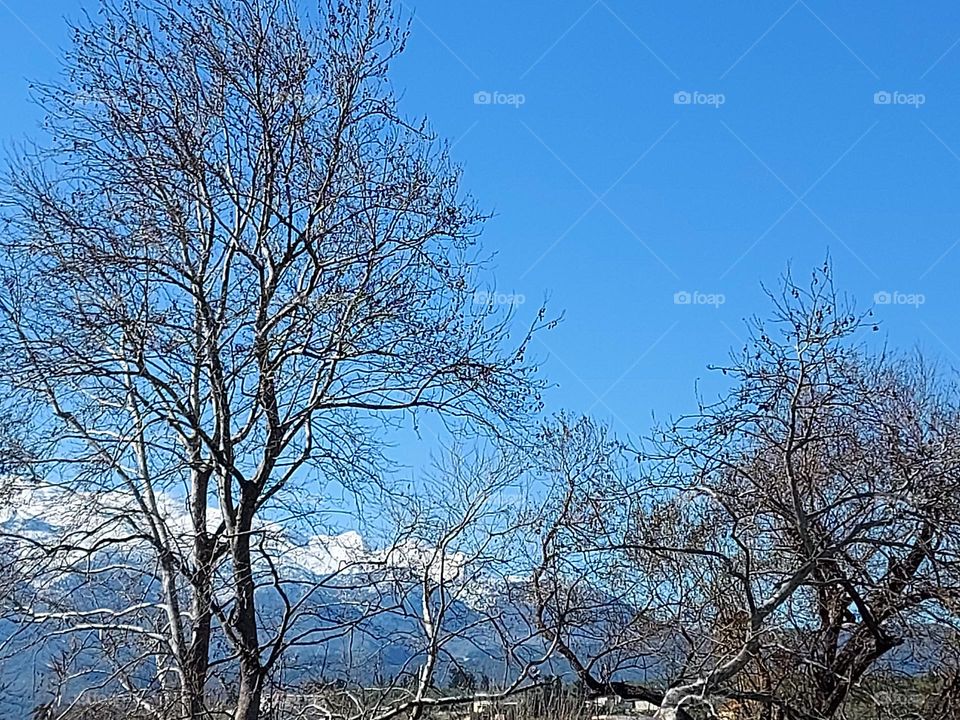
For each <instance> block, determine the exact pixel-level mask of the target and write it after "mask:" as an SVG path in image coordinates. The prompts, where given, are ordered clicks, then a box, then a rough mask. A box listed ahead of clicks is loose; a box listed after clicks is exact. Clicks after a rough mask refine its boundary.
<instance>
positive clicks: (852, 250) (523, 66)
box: [0, 0, 960, 433]
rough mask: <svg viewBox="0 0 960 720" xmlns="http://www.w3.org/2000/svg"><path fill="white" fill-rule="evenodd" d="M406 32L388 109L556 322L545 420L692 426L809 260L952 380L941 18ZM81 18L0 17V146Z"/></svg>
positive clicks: (956, 50)
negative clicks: (403, 115) (471, 201)
mask: <svg viewBox="0 0 960 720" xmlns="http://www.w3.org/2000/svg"><path fill="white" fill-rule="evenodd" d="M403 7H404V8H405V10H406V12H407V13H408V14H410V13H412V14H413V18H414V20H413V27H412V30H413V33H412V38H411V41H410V44H409V50H408V52H407V53H406V54H405V56H404V57H403V58H402V60H401V61H400V62H399V63H398V65H397V67H396V72H395V74H394V78H395V84H396V86H397V87H398V88H399V89H400V90H402V91H403V92H404V99H403V103H404V107H405V109H406V110H407V111H408V112H410V113H412V114H421V113H423V114H426V115H428V116H429V117H430V119H431V120H432V123H433V125H434V127H435V129H436V130H437V131H438V132H439V133H440V134H442V135H445V136H447V137H449V138H450V139H451V141H452V142H453V143H455V144H454V148H453V154H454V156H455V157H456V158H457V159H458V160H459V161H461V162H462V163H463V164H464V166H465V177H466V185H467V187H468V188H469V189H471V190H472V191H473V193H474V194H475V195H476V196H477V197H478V199H479V200H480V202H481V204H482V205H483V206H484V207H486V208H489V209H490V210H492V211H494V212H495V213H496V217H495V219H494V220H493V221H491V222H490V223H489V225H488V227H487V229H486V232H485V239H484V242H485V245H486V247H487V248H489V249H490V250H492V251H495V252H496V253H497V260H496V269H495V276H494V279H493V280H491V282H495V284H496V288H497V291H498V292H499V293H502V294H503V295H504V296H506V295H514V296H523V297H524V298H525V299H526V303H525V304H523V305H521V306H519V308H518V311H519V316H520V317H521V318H528V317H529V316H531V315H532V314H533V313H534V312H535V310H536V306H537V304H538V302H539V301H540V300H541V299H542V298H543V297H544V296H545V295H547V296H549V298H550V307H551V309H552V310H553V311H555V312H560V311H563V312H564V313H565V316H566V319H565V321H564V322H563V323H562V324H561V325H560V327H559V328H557V329H556V330H554V331H552V332H550V333H549V334H546V335H544V336H543V337H542V339H541V341H539V342H538V343H537V347H536V349H537V353H538V354H539V355H540V357H542V358H544V359H545V366H544V369H545V372H546V373H547V375H548V376H549V378H550V379H551V380H552V381H553V382H554V383H556V385H557V387H555V388H554V389H553V390H551V392H550V394H549V396H548V401H549V409H551V410H555V409H560V408H569V409H572V410H576V411H581V412H586V411H590V412H592V413H594V414H596V415H598V416H600V417H604V418H608V419H611V420H613V422H614V424H615V425H616V426H617V427H618V428H619V430H620V431H621V432H628V431H632V432H634V433H639V432H642V431H643V430H644V429H645V428H647V427H648V426H649V421H650V415H651V413H653V412H655V413H656V414H657V415H658V416H665V415H670V414H671V413H678V412H682V411H684V410H687V409H690V407H691V406H692V402H693V390H694V382H695V381H696V380H697V379H702V380H705V381H706V385H705V387H707V388H709V387H710V386H711V385H710V381H709V379H708V378H709V372H708V371H707V370H706V365H707V364H708V363H711V362H719V361H723V360H724V359H725V358H726V356H727V353H728V351H729V349H730V348H731V347H735V346H739V345H740V344H741V343H742V338H743V337H744V326H743V318H744V317H745V316H749V315H751V314H753V313H757V312H760V313H763V312H765V311H766V304H765V299H764V297H763V294H762V291H761V289H760V285H759V284H760V282H761V281H765V282H769V283H774V282H775V281H776V278H777V276H778V275H779V274H780V273H781V272H782V271H783V270H784V268H785V267H786V265H787V263H788V262H792V264H793V266H794V268H795V272H796V274H797V275H798V276H801V277H802V276H805V275H806V273H807V271H808V270H809V269H810V268H811V267H813V266H815V265H818V264H819V263H821V262H822V261H823V259H824V257H825V256H826V253H827V252H828V251H829V252H830V254H831V255H832V258H833V260H834V265H835V269H836V274H837V279H838V281H839V283H840V284H841V286H842V287H844V288H846V289H847V290H849V291H850V292H851V293H853V294H854V295H855V296H856V298H857V300H858V304H859V306H860V307H863V308H866V307H868V306H870V305H871V303H872V302H873V300H874V295H875V293H878V292H888V293H894V292H899V293H901V295H899V296H896V299H898V300H901V301H909V300H911V297H909V296H918V295H919V296H922V297H921V298H920V299H922V300H923V302H922V304H917V303H914V304H898V303H896V302H894V303H891V304H887V305H883V306H881V307H878V309H877V316H878V318H879V320H880V321H881V326H882V335H883V337H884V338H885V339H888V340H889V342H890V343H891V344H893V345H895V346H898V347H903V348H906V349H910V348H913V347H915V346H917V347H920V348H922V349H924V350H925V351H926V352H928V353H929V354H931V355H933V356H935V357H938V358H940V359H941V360H942V361H943V362H944V364H945V365H947V366H951V367H952V366H958V365H960V326H958V323H957V322H956V310H957V308H958V306H960V303H958V297H957V287H958V284H957V271H958V268H960V123H958V122H957V120H958V118H960V83H958V78H960V5H958V4H956V3H953V2H946V1H945V0H937V1H933V2H924V3H906V2H899V3H873V2H865V1H863V2H847V3H843V4H842V6H841V4H838V3H833V2H826V1H825V0H806V1H805V2H804V1H802V0H799V1H798V2H793V3H791V1H790V0H782V1H781V0H765V1H763V2H759V1H757V2H725V3H717V2H708V1H707V0H703V1H701V2H687V1H682V0H681V1H671V2H663V1H660V2H636V1H635V0H599V1H597V2H593V1H592V0H563V1H562V2H556V1H550V2H548V1H547V0H524V1H521V2H518V1H516V0H513V1H510V2H507V1H502V0H487V1H485V2H465V1H463V0H421V1H420V2H416V3H412V2H411V3H408V4H405V5H403ZM78 8H79V5H77V4H75V3H69V2H58V1H55V0H51V1H50V2H46V3H37V2H35V1H31V2H26V1H24V0H0V16H2V22H0V43H2V47H3V48H4V50H3V60H2V69H3V74H2V79H0V100H2V103H3V107H4V112H3V114H2V116H0V136H2V137H4V138H6V139H13V138H18V137H22V136H23V135H25V134H31V133H33V134H35V133H36V123H37V120H38V117H37V114H36V111H35V110H34V109H33V108H32V107H31V106H29V105H28V104H27V102H26V78H31V77H32V78H39V79H44V78H49V77H51V75H52V73H53V72H54V70H55V68H56V63H57V54H58V52H59V50H58V49H59V48H61V47H63V46H64V45H65V43H66V42H67V32H66V28H65V25H64V23H63V21H62V18H63V17H64V16H71V15H73V16H75V15H76V14H77V12H78ZM484 92H485V93H491V94H492V93H499V95H487V96H480V97H479V98H477V96H476V94H477V93H484ZM678 92H687V93H690V94H691V95H689V96H681V97H680V100H681V101H682V100H683V99H685V97H686V98H692V102H691V103H688V104H683V103H682V102H681V103H680V104H678V103H677V102H675V94H676V93H678ZM694 93H699V94H696V95H693V94H694ZM877 93H887V94H886V95H880V96H879V97H877V96H876V94H877ZM519 96H522V97H519ZM478 99H479V100H481V102H480V103H478V102H477V100H478ZM485 99H486V100H490V102H489V103H483V102H482V101H483V100H485ZM521 100H522V104H521V102H520V101H521ZM683 291H686V292H689V293H694V292H698V293H701V295H699V296H695V297H694V299H695V300H701V301H710V300H716V299H718V298H716V297H715V296H723V300H724V302H723V303H722V304H719V305H710V304H697V302H692V303H690V304H677V303H676V302H675V294H676V293H678V292H683ZM708 296H714V297H713V298H711V297H708ZM505 299H506V298H505ZM912 299H916V298H912Z"/></svg>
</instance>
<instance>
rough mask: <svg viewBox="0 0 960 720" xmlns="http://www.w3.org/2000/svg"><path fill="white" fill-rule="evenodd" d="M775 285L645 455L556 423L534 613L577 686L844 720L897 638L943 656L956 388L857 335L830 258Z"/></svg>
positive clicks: (952, 579) (952, 553) (958, 523)
mask: <svg viewBox="0 0 960 720" xmlns="http://www.w3.org/2000/svg"><path fill="white" fill-rule="evenodd" d="M771 297H772V299H773V302H774V307H775V312H774V315H773V318H772V321H770V322H768V323H757V324H756V330H755V333H754V335H753V338H752V342H751V344H750V345H749V346H748V347H747V348H745V349H744V351H743V353H742V354H739V355H736V356H734V358H733V360H732V362H731V363H730V364H728V365H726V366H724V367H722V368H719V369H720V370H721V371H722V372H723V374H724V375H726V376H727V378H728V379H729V380H730V390H729V392H728V393H727V394H726V395H725V397H723V398H722V399H720V400H719V401H717V402H714V403H703V404H701V406H700V408H699V410H698V412H696V413H695V414H693V415H691V416H689V417H683V418H680V419H679V420H678V421H676V422H674V423H671V424H670V425H669V426H667V427H665V428H663V429H662V430H661V431H659V432H658V433H657V434H656V435H655V436H654V437H653V438H652V440H651V441H649V442H647V443H646V444H645V448H644V450H642V451H641V452H640V453H638V455H639V457H638V460H639V464H638V465H636V467H637V468H639V470H636V469H634V468H631V467H630V466H629V465H628V464H627V462H626V461H625V460H624V455H625V453H623V452H622V450H621V449H619V448H617V447H616V446H609V445H607V446H605V445H604V442H605V441H604V439H603V436H602V435H601V434H600V433H601V432H602V430H599V429H597V428H596V427H595V426H594V425H593V424H592V423H590V422H589V421H581V422H579V423H571V422H569V421H567V422H564V423H561V424H560V426H559V428H556V429H553V430H551V431H550V434H549V437H551V438H553V442H552V443H550V444H549V447H551V448H552V451H551V452H552V457H553V461H552V462H551V463H548V464H547V465H546V468H547V470H548V471H549V475H551V476H552V477H553V478H554V481H555V485H554V488H555V490H554V494H553V498H554V501H553V503H552V504H551V514H550V518H551V519H550V521H549V522H548V523H547V524H546V528H547V530H546V532H545V533H544V535H543V539H542V544H541V550H542V551H541V553H540V556H539V557H540V562H539V568H540V569H539V571H538V572H539V575H538V577H537V582H536V583H535V591H536V593H537V594H538V607H539V609H540V614H541V625H542V627H543V629H544V631H545V632H546V633H547V634H548V635H550V636H551V637H554V638H556V640H557V642H558V644H559V646H560V649H561V652H562V653H563V654H564V655H565V656H567V657H568V658H569V660H570V663H571V665H572V666H573V668H574V669H575V670H576V671H577V673H578V674H579V675H580V676H581V677H582V678H583V680H584V681H585V682H586V684H587V685H588V686H589V687H590V688H592V689H594V690H595V691H597V692H602V691H615V692H617V693H619V694H621V695H625V696H628V697H630V696H632V697H639V698H644V699H653V701H655V702H656V703H657V704H658V705H659V706H660V711H659V713H658V717H659V718H675V717H678V716H679V715H681V714H682V713H684V712H685V709H691V708H694V707H697V706H701V707H703V706H708V707H709V706H711V705H712V706H714V707H715V708H716V707H718V706H722V705H729V706H730V707H728V709H732V707H733V705H734V704H736V705H737V706H738V707H739V712H740V713H741V714H742V715H744V716H755V717H760V718H780V717H791V718H833V717H838V716H841V715H842V714H843V713H844V712H845V710H846V708H848V707H849V703H851V702H853V701H855V700H857V698H858V697H861V696H863V695H864V693H865V692H866V686H865V681H866V679H867V678H868V676H869V672H870V671H871V670H872V669H878V668H880V667H882V665H883V663H884V662H885V661H889V662H896V659H895V658H896V653H897V652H901V653H903V652H911V653H914V654H919V655H922V660H923V662H924V663H925V664H926V667H928V668H929V667H931V666H935V665H936V663H938V662H939V659H938V658H939V656H938V651H937V645H938V639H939V641H941V642H942V638H943V637H944V636H943V634H942V629H943V628H945V627H947V624H946V623H948V622H950V621H951V619H952V618H955V612H956V607H957V606H956V599H957V596H958V593H960V577H958V575H957V569H958V565H957V560H958V559H960V558H958V549H960V506H958V498H960V444H958V442H957V438H958V437H960V435H958V429H960V428H958V423H960V402H958V400H960V398H958V395H957V389H956V387H955V386H953V385H952V384H950V383H947V382H945V381H943V380H942V379H941V374H940V373H938V372H937V371H936V369H935V368H932V367H930V366H929V365H927V364H925V363H924V362H923V361H922V359H918V358H907V359H897V358H893V357H890V356H889V355H888V354H887V353H886V352H879V353H870V352H867V351H866V350H865V349H864V347H863V346H862V345H859V344H858V340H860V339H861V338H862V337H863V333H867V332H869V331H870V330H871V329H874V328H875V326H873V324H872V323H871V322H869V318H868V317H867V316H860V315H857V314H855V313H854V312H852V311H851V310H850V308H849V307H845V303H844V301H843V299H842V298H840V297H838V296H837V294H836V293H835V292H834V290H833V287H832V283H831V279H830V274H829V268H826V267H825V268H823V269H822V270H820V271H818V272H816V273H814V275H813V278H812V280H811V282H810V284H809V285H807V286H800V285H798V284H796V283H794V282H793V281H792V280H790V279H789V278H787V280H786V281H785V282H784V285H783V289H782V293H780V294H777V295H772V296H771ZM574 589H579V590H578V592H576V593H575V592H574ZM571 598H572V599H573V602H572V601H571ZM618 622H619V623H620V624H621V625H622V627H623V628H624V630H625V632H624V634H620V635H616V634H612V633H611V634H609V635H601V636H598V635H597V632H598V631H597V628H601V627H604V626H606V625H613V626H616V624H617V623H618ZM938 628H939V629H940V631H938ZM591 633H592V635H591ZM650 655H655V656H656V657H658V658H659V659H660V666H659V667H658V668H657V672H656V673H655V674H654V677H653V678H652V680H653V682H647V683H643V682H636V680H637V678H638V674H637V672H636V671H635V669H636V666H637V665H638V664H639V663H641V662H642V661H644V659H645V658H647V657H649V656H650ZM631 680H632V682H631Z"/></svg>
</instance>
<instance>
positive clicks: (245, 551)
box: [233, 488, 263, 720]
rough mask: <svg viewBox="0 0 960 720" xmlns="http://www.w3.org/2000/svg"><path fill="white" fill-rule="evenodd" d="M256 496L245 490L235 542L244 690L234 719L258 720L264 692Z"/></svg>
mask: <svg viewBox="0 0 960 720" xmlns="http://www.w3.org/2000/svg"><path fill="white" fill-rule="evenodd" d="M254 507H255V495H254V493H253V492H249V494H248V490H247V488H244V489H243V490H241V496H240V512H239V513H238V518H237V528H236V537H235V538H234V541H233V576H234V583H235V597H236V606H235V608H234V629H235V631H236V635H237V638H238V641H239V643H238V644H239V651H240V687H239V690H238V692H237V709H236V712H235V713H234V715H233V717H234V720H258V718H259V717H260V699H261V695H262V692H263V667H262V665H261V663H260V639H259V634H258V631H257V606H256V597H255V590H256V585H255V583H254V578H253V562H252V558H251V553H250V535H251V528H252V526H253V508H254Z"/></svg>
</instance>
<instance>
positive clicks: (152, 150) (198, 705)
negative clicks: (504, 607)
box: [0, 0, 538, 720]
mask: <svg viewBox="0 0 960 720" xmlns="http://www.w3.org/2000/svg"><path fill="white" fill-rule="evenodd" d="M404 40H405V34H404V32H403V29H402V27H400V26H399V25H398V24H397V22H396V20H395V19H394V17H393V15H392V14H391V10H390V7H389V5H388V3H385V2H380V1H379V0H350V1H349V2H340V3H330V4H329V6H328V8H327V10H326V11H322V12H321V13H320V16H319V17H318V18H316V19H314V20H311V19H305V18H304V17H302V15H301V12H300V10H299V9H298V8H297V7H296V6H295V5H294V4H293V3H291V2H287V0H196V1H191V0H130V1H129V2H123V3H120V4H118V5H113V4H106V5H104V6H103V7H102V8H101V10H100V12H99V14H98V16H97V18H96V20H95V21H87V22H84V23H82V24H81V25H79V26H77V27H76V28H75V31H74V46H73V50H72V51H71V52H70V54H69V55H68V58H67V64H66V69H65V76H64V80H63V82H61V83H59V84H56V85H52V86H38V87H37V88H36V92H37V96H38V98H39V102H40V103H41V105H42V106H43V108H44V109H45V110H46V112H47V123H46V128H47V130H48V131H49V135H50V142H49V143H48V144H46V145H45V146H44V147H42V148H40V149H33V150H29V151H26V152H24V153H22V154H21V155H20V157H19V159H18V160H17V161H16V162H15V163H14V164H13V166H12V167H11V169H10V171H9V173H8V176H7V180H6V184H5V190H4V193H3V196H4V203H5V206H6V210H5V213H4V217H5V222H6V226H5V232H4V237H3V241H2V252H3V268H4V270H3V272H4V283H3V291H2V302H0V308H2V313H3V325H2V327H3V337H2V345H3V350H2V352H3V358H2V360H3V362H2V366H3V367H2V372H3V378H4V380H5V382H7V383H9V384H10V385H11V386H12V387H14V388H15V389H16V391H17V392H18V393H19V394H20V396H21V397H23V398H24V399H25V400H29V401H31V402H37V403H39V404H40V405H41V406H42V409H41V410H38V411H37V412H36V413H35V415H34V417H33V425H32V429H33V430H34V432H35V433H36V436H37V437H38V438H42V439H43V441H44V443H43V447H42V448H40V449H39V450H38V451H37V452H35V453H34V454H33V455H32V457H30V458H29V466H30V468H31V471H32V472H34V473H36V474H37V475H40V476H42V477H44V478H45V479H46V481H47V482H49V483H54V484H58V485H61V486H63V487H64V488H67V489H69V491H70V492H71V493H73V494H74V496H75V497H82V498H83V499H84V502H85V503H86V504H87V507H88V508H89V510H90V512H91V513H96V514H97V515H98V520H97V522H95V523H93V524H92V526H91V525H90V524H89V523H87V524H80V525H78V529H77V531H76V533H75V534H74V535H73V536H72V537H70V538H68V539H65V540H64V541H63V542H62V543H60V544H59V545H58V546H57V547H56V548H47V549H46V550H47V551H48V552H47V555H49V554H50V553H49V551H51V550H59V551H62V552H63V553H67V554H68V555H69V557H70V558H71V561H70V563H68V564H69V565H70V566H71V567H74V568H76V567H77V564H78V563H83V564H85V566H86V567H88V568H92V570H91V572H96V571H97V567H98V563H100V564H102V565H103V566H106V565H108V564H109V560H108V559H104V558H109V556H111V555H112V554H118V556H120V557H126V558H127V562H125V563H124V567H125V569H126V571H129V572H131V573H132V574H135V575H137V576H139V577H141V579H142V590H143V592H144V593H145V595H144V599H143V601H142V603H140V604H138V603H134V602H132V601H131V604H130V606H129V607H127V608H122V609H120V614H119V615H118V614H115V613H112V612H111V613H100V614H98V615H97V616H96V617H90V616H87V615H81V616H78V615H76V614H75V613H74V614H72V615H68V614H66V613H67V610H66V609H65V610H63V611H62V612H61V616H60V619H61V620H62V621H63V622H64V623H65V624H66V625H65V628H64V630H67V629H69V627H78V626H89V625H91V624H92V625H93V626H95V627H96V628H97V629H98V632H101V633H106V634H108V635H109V634H111V633H121V634H129V633H135V634H137V635H138V636H141V637H144V638H147V639H148V640H150V641H151V642H152V647H151V648H150V650H149V652H148V651H147V650H146V649H145V650H144V654H143V655H142V656H138V658H139V660H141V661H146V660H147V657H148V655H149V657H150V658H153V659H152V660H151V661H152V662H154V664H155V665H156V664H158V663H159V666H160V667H155V670H156V673H155V675H154V677H155V678H159V679H158V680H157V682H160V684H161V686H162V687H163V689H165V690H169V691H170V692H172V693H174V694H176V695H177V696H178V697H179V701H178V703H179V710H178V713H179V716H181V717H188V718H197V717H201V716H204V715H203V713H204V698H205V693H206V689H207V683H208V680H209V678H210V673H211V662H212V658H213V654H212V650H211V645H212V643H214V642H216V641H217V638H218V637H219V638H221V639H222V641H223V642H225V643H226V645H225V647H226V650H225V652H226V654H227V655H226V656H227V658H229V659H230V661H231V662H233V661H234V660H235V661H236V665H237V668H238V674H239V686H238V689H237V691H236V703H235V704H236V709H235V713H234V717H235V718H237V720H248V719H252V718H256V717H257V716H258V712H259V706H260V703H261V696H262V691H263V688H264V683H265V682H266V679H267V678H268V676H269V675H270V672H271V671H272V669H273V668H274V667H275V666H276V665H277V663H278V662H279V660H280V658H281V656H282V655H283V649H284V648H285V647H286V646H287V645H288V644H289V643H288V637H287V633H288V632H289V630H290V628H291V627H293V625H294V623H292V622H291V621H290V619H289V618H287V619H286V620H283V619H281V621H280V622H279V624H277V625H274V626H272V628H271V632H270V633H266V632H265V631H264V626H263V624H262V622H261V619H262V618H261V616H260V613H259V610H258V606H259V605H260V604H261V603H262V600H261V597H262V596H261V593H260V592H258V579H257V578H258V576H259V573H260V572H261V570H260V566H258V563H261V562H262V563H266V565H267V566H269V562H267V559H268V558H269V554H270V553H269V546H270V543H269V541H268V538H267V531H266V530H265V528H267V527H270V526H271V525H270V523H271V522H273V521H274V519H277V520H276V521H277V522H281V523H282V522H283V518H284V517H297V518H304V517H311V522H314V523H318V524H319V523H320V520H319V519H318V518H316V517H313V516H310V512H309V510H310V509H309V508H308V510H307V512H303V507H302V506H299V507H297V510H296V511H295V512H291V511H290V508H291V507H294V506H295V505H296V498H297V497H298V494H299V493H301V492H302V491H303V489H304V488H305V487H306V486H307V485H308V484H309V483H308V480H309V481H322V482H328V483H334V484H338V485H340V486H341V487H343V488H345V490H346V491H349V492H360V491H361V490H362V489H363V488H364V487H365V486H367V485H369V484H375V483H376V482H377V480H378V479H379V478H380V477H382V473H381V470H382V469H383V467H384V464H383V459H382V454H381V452H380V445H379V444H378V442H377V440H376V431H377V428H378V427H379V425H380V424H381V423H383V422H386V420H383V419H381V420H378V419H377V418H385V417H394V416H396V415H397V414H400V413H405V412H406V413H411V414H413V413H418V412H422V411H429V412H433V413H436V414H438V415H440V416H442V417H443V418H445V419H446V421H447V422H448V423H452V424H459V426H463V425H464V424H469V425H471V426H473V427H474V429H487V430H489V431H492V432H502V431H505V429H507V428H510V427H520V426H521V425H522V423H521V422H520V421H521V420H522V419H523V418H524V417H525V416H526V415H527V413H528V412H529V411H530V410H531V409H534V408H535V407H536V405H537V403H538V400H537V395H536V385H535V383H534V382H533V380H532V377H531V368H530V367H529V366H528V365H526V364H525V360H524V347H525V345H526V341H525V340H523V339H521V341H520V342H519V344H515V345H514V346H513V347H512V349H506V345H505V343H506V340H507V333H508V328H509V318H507V317H504V316H502V315H498V314H496V313H494V311H493V308H492V307H490V306H478V305H476V304H475V303H473V289H474V287H475V285H476V270H477V267H478V261H477V255H476V250H475V249H474V244H473V242H474V239H475V237H476V234H477V232H478V227H479V223H480V221H482V219H483V218H482V216H481V215H480V214H479V213H478V212H477V211H476V210H475V209H474V207H473V204H472V203H471V201H470V200H469V199H467V198H465V197H464V196H463V194H462V192H461V191H460V188H459V173H458V171H457V169H456V168H455V167H454V166H452V165H451V164H450V163H449V161H448V160H447V157H446V154H445V152H444V148H443V146H442V144H439V143H437V142H436V141H435V140H433V139H432V137H431V136H430V135H429V133H428V132H427V131H426V129H425V127H424V126H423V125H422V124H410V123H409V122H407V121H405V120H404V119H403V118H402V117H401V116H400V115H399V114H398V113H397V110H396V107H395V103H394V100H393V98H392V95H391V93H390V89H389V86H388V84H387V79H386V71H387V68H388V66H389V63H390V61H391V60H392V59H393V58H394V57H395V56H396V55H397V54H398V53H399V52H400V51H401V49H402V47H403V43H404ZM171 502H172V503H182V504H183V505H184V506H185V507H186V509H187V517H188V522H187V523H186V525H185V526H179V525H177V526H175V525H174V524H172V520H171V518H172V517H174V515H173V514H172V513H171V512H170V510H169V507H168V506H167V504H168V503H171ZM314 509H316V508H314ZM97 557H99V558H100V560H97V559H96V558H97ZM258 558H259V559H258ZM268 572H269V571H268ZM225 573H226V574H225ZM272 588H273V591H274V592H275V594H277V595H279V596H280V597H281V602H283V603H287V602H290V603H292V604H293V605H296V603H294V602H293V601H292V600H291V599H290V598H289V597H286V596H285V594H284V590H283V584H282V583H281V582H279V581H278V582H274V583H272ZM141 605H142V607H141ZM49 612H55V611H54V610H52V609H50V610H49ZM85 612H87V611H85V610H84V611H81V613H85ZM130 614H132V615H135V616H136V617H135V618H134V617H131V616H130ZM78 617H81V618H82V622H81V621H80V620H78ZM218 633H219V634H218ZM148 645H150V643H148ZM158 648H159V649H158ZM132 661H133V660H132V659H131V662H132ZM217 662H223V660H222V659H221V660H218V661H217Z"/></svg>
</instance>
